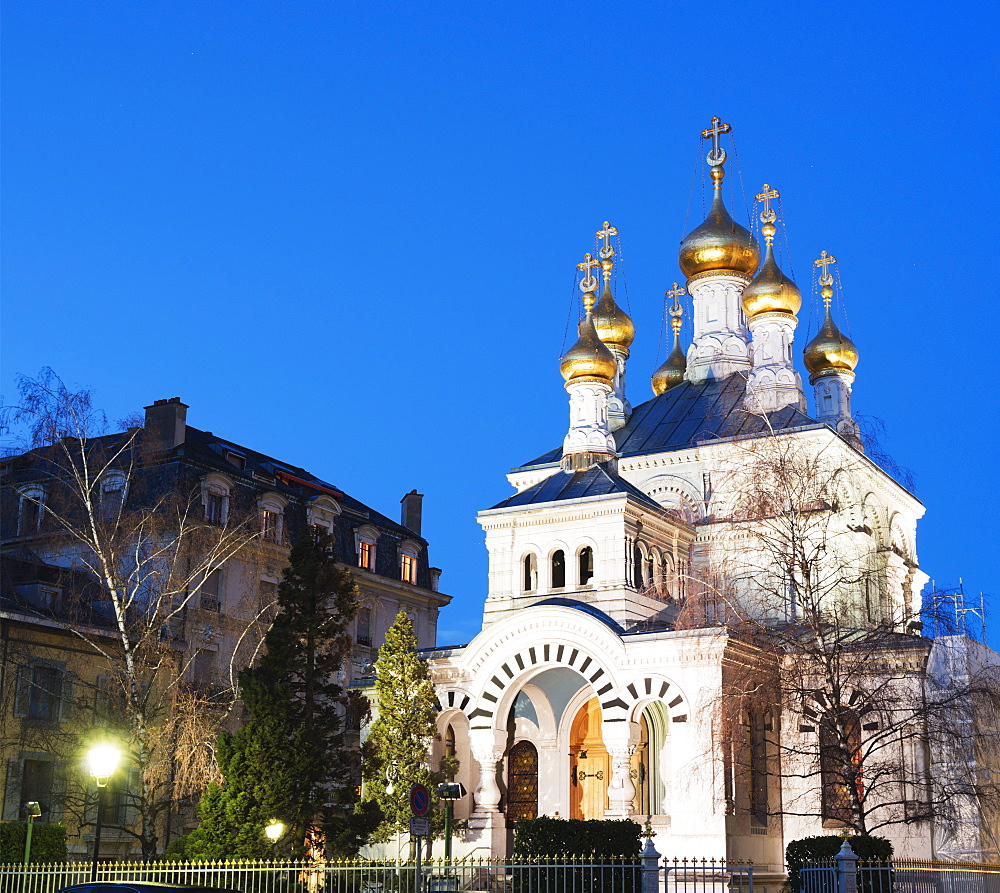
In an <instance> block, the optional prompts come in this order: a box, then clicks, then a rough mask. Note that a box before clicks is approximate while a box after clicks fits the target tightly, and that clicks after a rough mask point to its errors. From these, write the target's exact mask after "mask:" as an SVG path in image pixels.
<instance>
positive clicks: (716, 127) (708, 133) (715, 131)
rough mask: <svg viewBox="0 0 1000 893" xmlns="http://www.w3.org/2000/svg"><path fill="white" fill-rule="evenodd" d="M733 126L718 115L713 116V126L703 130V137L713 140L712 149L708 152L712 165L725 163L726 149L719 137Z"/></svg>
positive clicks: (709, 161)
mask: <svg viewBox="0 0 1000 893" xmlns="http://www.w3.org/2000/svg"><path fill="white" fill-rule="evenodd" d="M732 129H733V128H732V127H731V126H730V125H728V124H723V123H722V120H721V119H720V118H719V117H718V116H716V117H714V118H712V126H711V127H709V128H708V129H707V130H703V131H702V132H701V136H702V138H703V139H706V140H711V141H712V151H711V152H709V153H708V163H709V164H711V165H717V164H724V163H725V161H726V150H725V149H723V148H722V146H720V145H719V137H720V136H721V135H722V134H723V133H729V132H730V131H731V130H732Z"/></svg>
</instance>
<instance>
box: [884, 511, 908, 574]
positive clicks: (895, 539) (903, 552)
mask: <svg viewBox="0 0 1000 893" xmlns="http://www.w3.org/2000/svg"><path fill="white" fill-rule="evenodd" d="M900 517H901V515H900V514H899V513H898V512H896V513H895V514H894V515H893V516H892V518H890V520H889V548H890V549H892V551H893V552H895V553H896V554H897V555H898V556H899V557H900V558H902V559H903V560H904V561H906V562H910V561H912V559H913V547H912V544H911V539H910V536H909V534H908V533H907V531H906V530H905V529H904V528H903V525H902V524H900Z"/></svg>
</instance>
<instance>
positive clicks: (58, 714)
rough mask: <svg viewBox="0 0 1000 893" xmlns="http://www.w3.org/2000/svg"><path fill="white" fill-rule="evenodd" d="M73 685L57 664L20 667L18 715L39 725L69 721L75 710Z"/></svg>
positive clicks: (15, 712) (16, 700) (17, 695)
mask: <svg viewBox="0 0 1000 893" xmlns="http://www.w3.org/2000/svg"><path fill="white" fill-rule="evenodd" d="M71 689H72V683H71V682H70V681H69V680H68V679H67V677H66V671H65V670H63V669H62V668H60V667H58V666H54V665H53V664H41V663H40V664H31V665H27V666H21V667H18V670H17V690H16V693H15V698H14V716H21V717H25V718H27V719H33V720H38V721H39V722H55V721H56V720H58V721H59V722H65V721H67V720H68V719H69V718H70V710H71V708H72V701H71V697H72V690H71Z"/></svg>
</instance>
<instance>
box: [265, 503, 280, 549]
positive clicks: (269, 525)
mask: <svg viewBox="0 0 1000 893" xmlns="http://www.w3.org/2000/svg"><path fill="white" fill-rule="evenodd" d="M280 517H281V516H280V515H279V514H278V513H277V512H272V511H271V510H270V509H264V510H263V511H262V512H261V513H260V535H261V536H262V537H263V538H264V539H265V540H266V541H267V542H269V543H276V542H278V539H279V519H280Z"/></svg>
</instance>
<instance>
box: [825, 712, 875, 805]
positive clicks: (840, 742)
mask: <svg viewBox="0 0 1000 893" xmlns="http://www.w3.org/2000/svg"><path fill="white" fill-rule="evenodd" d="M842 736H843V738H842ZM845 741H846V744H845ZM819 759H820V773H821V781H822V786H823V819H824V821H830V822H835V823H837V824H845V825H849V824H851V823H852V821H853V816H854V802H855V797H857V800H858V801H863V800H864V795H865V784H864V776H863V774H862V766H861V723H860V721H859V719H858V715H857V714H856V713H855V712H854V711H853V710H849V709H847V708H845V707H842V708H840V709H839V711H838V714H837V722H835V721H834V717H832V716H830V715H829V714H827V715H826V716H824V717H823V719H822V721H821V722H820V725H819ZM852 788H853V790H852Z"/></svg>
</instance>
